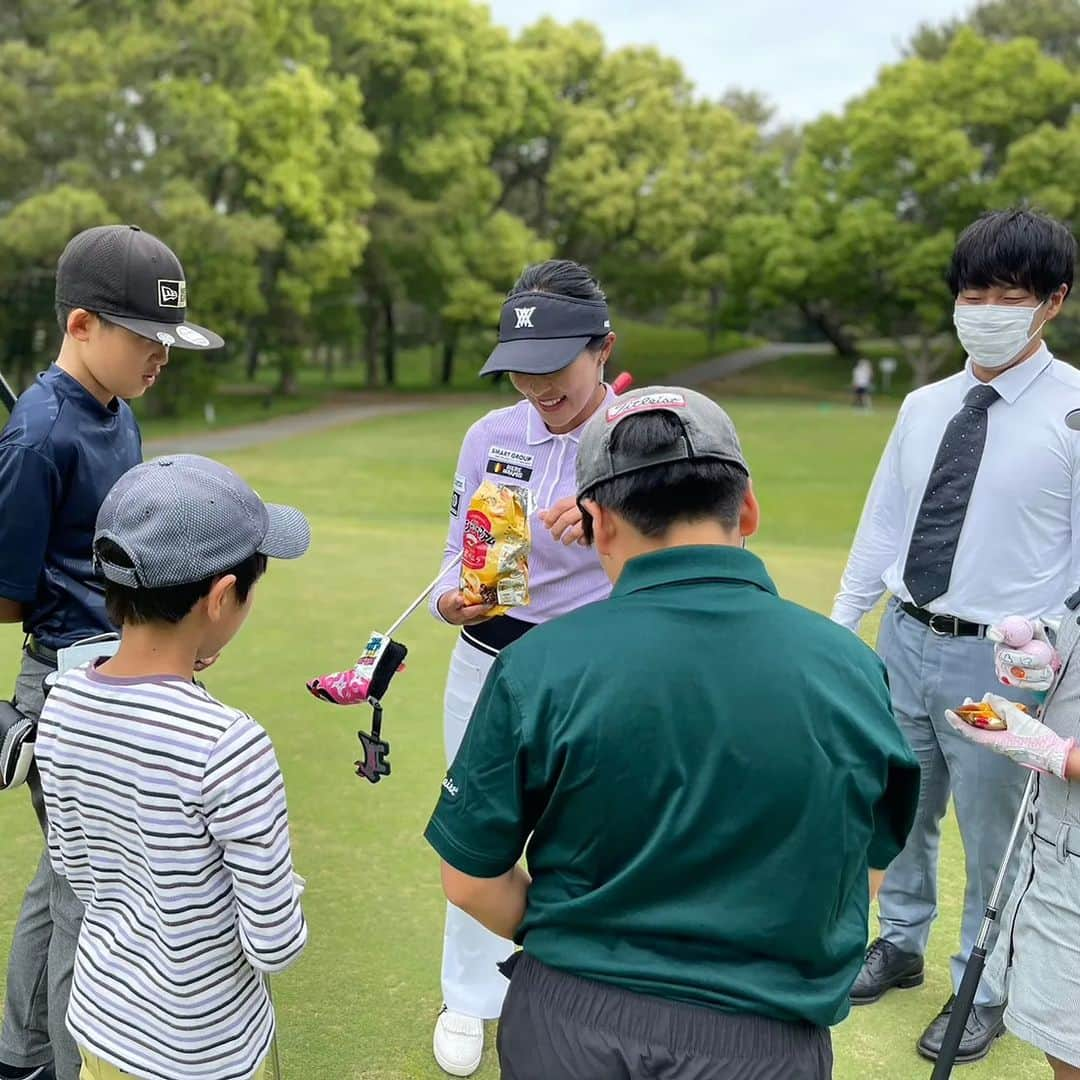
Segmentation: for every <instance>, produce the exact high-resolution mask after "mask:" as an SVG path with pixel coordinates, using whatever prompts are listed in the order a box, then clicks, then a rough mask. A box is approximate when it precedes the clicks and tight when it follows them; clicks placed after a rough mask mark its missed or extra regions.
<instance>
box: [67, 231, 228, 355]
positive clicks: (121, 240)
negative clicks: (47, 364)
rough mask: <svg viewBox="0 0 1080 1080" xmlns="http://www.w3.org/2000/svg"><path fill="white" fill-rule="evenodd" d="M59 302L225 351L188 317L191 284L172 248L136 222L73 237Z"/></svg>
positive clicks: (188, 344)
mask: <svg viewBox="0 0 1080 1080" xmlns="http://www.w3.org/2000/svg"><path fill="white" fill-rule="evenodd" d="M56 302H57V303H58V304H65V305H67V306H68V307H79V308H85V309H86V310H87V311H93V312H95V313H96V314H98V315H100V316H101V317H102V318H103V319H105V320H107V321H108V322H111V323H116V325H117V326H123V327H125V328H126V329H128V330H131V331H132V332H133V333H136V334H138V335H140V337H144V338H149V339H150V340H151V341H160V342H161V344H162V345H167V346H169V347H170V348H176V349H220V348H221V347H222V345H224V344H225V342H224V341H223V340H222V339H221V338H220V337H218V335H217V334H215V333H214V332H213V331H212V330H207V329H206V327H204V326H195V325H194V324H193V323H189V322H187V321H186V319H185V315H186V313H187V282H186V280H185V279H184V268H183V266H181V265H180V260H179V259H178V258H177V257H176V255H175V254H174V253H173V251H172V249H171V248H170V247H169V246H168V245H167V244H164V243H163V242H162V241H160V240H159V239H158V238H157V237H156V236H153V235H152V234H151V233H148V232H143V230H142V229H140V228H139V227H138V226H137V225H98V226H96V227H95V228H93V229H86V230H84V231H83V232H81V233H79V234H78V236H75V237H73V238H72V239H71V240H70V241H69V242H68V246H67V247H66V248H64V253H63V254H62V255H61V256H60V262H59V263H57V266H56Z"/></svg>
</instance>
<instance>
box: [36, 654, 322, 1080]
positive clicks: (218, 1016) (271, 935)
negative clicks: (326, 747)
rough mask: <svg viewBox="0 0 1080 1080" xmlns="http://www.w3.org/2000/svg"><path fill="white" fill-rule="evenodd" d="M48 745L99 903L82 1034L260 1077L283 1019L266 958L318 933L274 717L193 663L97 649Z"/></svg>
mask: <svg viewBox="0 0 1080 1080" xmlns="http://www.w3.org/2000/svg"><path fill="white" fill-rule="evenodd" d="M36 759H37V763H38V768H39V769H40V770H41V781H42V788H43V789H44V792H45V805H46V810H47V813H48V819H49V854H50V857H51V859H52V863H53V866H54V867H55V868H56V871H57V872H58V873H59V874H62V875H64V876H65V877H66V878H67V879H68V881H69V882H70V884H71V887H72V889H73V890H74V891H75V894H76V895H77V896H78V897H79V899H80V900H81V901H82V902H83V903H84V904H85V905H86V916H85V919H84V922H83V928H82V932H81V934H80V935H79V944H78V951H77V955H76V960H75V975H74V979H73V982H72V987H71V1003H70V1006H69V1008H68V1027H69V1029H70V1030H71V1032H72V1034H73V1035H74V1036H75V1040H76V1041H77V1042H78V1043H79V1044H80V1045H82V1046H84V1047H85V1048H86V1049H87V1050H89V1051H91V1052H92V1053H94V1054H97V1055H98V1056H99V1057H101V1058H103V1059H104V1060H106V1061H108V1062H111V1063H112V1064H114V1065H115V1066H117V1067H118V1068H119V1069H121V1070H123V1071H125V1072H129V1073H132V1074H134V1075H135V1076H139V1077H147V1078H151V1080H196V1078H197V1080H247V1078H248V1077H250V1076H251V1075H252V1073H253V1072H254V1071H255V1069H256V1067H257V1066H258V1065H259V1063H260V1062H261V1061H262V1060H263V1059H264V1058H265V1056H266V1054H267V1051H268V1050H269V1048H270V1041H271V1038H272V1036H273V1031H274V1016H273V1009H272V1007H271V1005H270V1001H269V999H268V997H267V992H266V989H265V986H264V982H263V979H262V977H261V976H260V974H259V972H274V971H280V970H282V969H283V968H285V967H287V966H288V965H289V964H291V963H292V962H293V961H294V960H295V959H296V958H297V957H298V956H299V955H300V952H301V950H302V949H303V948H304V945H305V943H306V941H307V926H306V924H305V922H304V916H303V913H302V911H301V909H300V895H299V889H298V888H297V886H296V885H295V884H294V878H293V869H292V854H291V851H290V847H289V827H288V820H287V817H286V807H285V788H284V783H283V781H282V777H281V771H280V769H279V768H278V763H277V759H276V757H275V755H274V748H273V746H272V745H271V743H270V739H269V737H268V736H267V734H266V732H265V731H264V730H263V729H262V727H261V726H260V725H259V724H257V723H256V722H255V721H254V720H253V719H252V718H251V717H250V716H247V715H246V714H244V713H242V712H240V711H238V710H236V709H232V708H229V707H228V706H227V705H223V704H221V703H220V702H219V701H216V700H215V699H214V698H213V697H211V696H210V695H209V694H208V693H207V692H206V691H205V690H202V689H200V688H199V687H197V686H196V685H194V684H193V683H191V682H190V681H187V680H184V679H181V678H178V677H171V676H162V677H155V678H138V679H123V678H114V677H109V676H106V675H104V674H102V673H101V672H98V671H96V670H94V668H93V667H92V666H86V667H82V668H79V669H77V670H74V671H70V672H67V673H66V674H65V675H63V676H62V677H61V678H60V679H59V681H58V682H57V684H56V686H55V687H54V688H53V690H52V692H51V693H50V694H49V697H48V699H47V701H46V703H45V708H44V709H43V711H42V714H41V723H40V727H39V732H38V742H37V750H36Z"/></svg>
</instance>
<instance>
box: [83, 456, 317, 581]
mask: <svg viewBox="0 0 1080 1080" xmlns="http://www.w3.org/2000/svg"><path fill="white" fill-rule="evenodd" d="M99 540H111V541H112V542H113V543H114V544H116V546H117V547H119V548H120V550H121V551H123V552H124V554H125V555H126V556H127V557H128V559H129V560H130V562H131V566H118V565H115V564H114V563H110V562H108V561H107V560H105V559H103V558H102V557H101V555H100V553H98V551H97V545H98V541H99ZM310 543H311V529H310V527H309V526H308V522H307V518H305V517H304V515H303V514H302V513H301V512H300V511H299V510H296V509H294V508H293V507H291V506H280V505H278V504H275V503H264V502H263V501H262V499H260V498H259V496H258V495H257V494H256V493H255V492H254V491H252V489H251V488H250V487H249V486H248V485H247V483H245V482H244V480H242V479H241V478H240V477H239V476H238V475H237V474H236V473H234V472H233V471H232V469H230V468H227V467H226V466H225V465H222V464H221V463H220V462H217V461H212V460H211V459H210V458H205V457H200V456H198V455H197V454H176V455H174V456H172V457H159V458H155V459H154V460H153V461H148V462H146V463H144V464H142V465H136V466H135V468H133V469H129V470H128V471H127V472H126V473H124V475H123V476H121V477H120V479H119V480H117V481H116V483H115V484H114V485H113V487H112V489H111V490H110V491H109V494H108V495H106V496H105V501H104V502H103V503H102V504H101V510H100V511H99V512H98V517H97V528H96V530H95V532H94V549H95V556H94V558H95V564H96V565H97V567H98V569H99V570H100V571H101V573H103V574H104V575H105V577H107V578H108V579H109V580H110V581H115V582H116V583H117V584H119V585H127V586H128V587H129V588H138V589H162V588H168V587H171V586H174V585H189V584H191V583H192V582H196V581H205V580H207V579H208V578H212V577H216V576H217V575H219V574H224V573H227V572H228V571H229V570H232V569H233V568H234V567H236V566H238V565H239V564H240V563H242V562H243V561H244V560H245V559H247V558H250V557H251V556H252V555H254V554H256V552H259V553H261V554H263V555H267V556H269V557H270V558H273V559H298V558H299V557H300V556H301V555H303V554H304V552H305V551H307V549H308V545H309V544H310Z"/></svg>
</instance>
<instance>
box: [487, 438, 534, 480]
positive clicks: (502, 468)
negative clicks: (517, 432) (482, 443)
mask: <svg viewBox="0 0 1080 1080" xmlns="http://www.w3.org/2000/svg"><path fill="white" fill-rule="evenodd" d="M535 464H536V458H535V457H534V456H533V455H532V454H526V453H525V452H524V451H523V450H508V449H506V448H505V447H502V446H493V447H491V449H490V450H488V461H487V465H486V466H485V467H484V472H488V473H491V474H492V476H500V477H503V478H504V479H506V480H518V481H520V482H521V483H523V484H527V483H528V482H529V481H530V480H531V479H532V474H533V465H535Z"/></svg>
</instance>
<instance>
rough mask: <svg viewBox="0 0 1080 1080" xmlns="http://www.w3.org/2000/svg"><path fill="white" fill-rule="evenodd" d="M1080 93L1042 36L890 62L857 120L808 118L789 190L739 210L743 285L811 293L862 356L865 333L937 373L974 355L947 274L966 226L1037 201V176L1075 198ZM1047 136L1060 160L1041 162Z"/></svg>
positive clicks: (761, 291)
mask: <svg viewBox="0 0 1080 1080" xmlns="http://www.w3.org/2000/svg"><path fill="white" fill-rule="evenodd" d="M1021 84H1022V85H1024V87H1025V92H1024V94H1022V95H1017V94H1016V92H1015V88H1016V87H1017V86H1018V85H1021ZM1077 91H1078V84H1077V76H1076V74H1075V73H1074V72H1072V71H1070V70H1069V69H1068V68H1067V67H1066V66H1065V65H1063V64H1061V63H1059V62H1057V61H1055V60H1053V59H1051V58H1050V57H1048V56H1046V55H1045V54H1043V53H1042V52H1040V50H1039V47H1038V45H1037V43H1036V42H1034V41H1032V40H1030V39H1025V38H1021V39H1017V40H1015V41H1009V42H1004V43H995V42H988V41H986V40H985V39H983V38H981V37H979V36H978V35H977V34H975V33H974V32H973V31H971V30H970V29H967V28H962V29H961V30H959V31H958V32H957V33H956V34H955V36H954V37H953V39H952V41H951V42H950V44H949V46H948V50H947V52H946V53H945V55H944V56H943V57H942V58H941V59H940V60H924V59H922V58H919V57H915V58H911V59H908V60H906V61H904V62H903V63H900V64H897V65H895V66H893V67H890V68H886V69H885V70H884V71H883V72H882V74H881V76H880V77H879V80H878V83H877V85H876V86H875V87H874V88H873V89H871V90H870V91H869V92H868V93H866V94H864V95H863V96H861V97H860V98H857V99H856V100H854V101H852V102H851V103H850V104H849V105H848V107H847V108H846V109H845V110H844V112H843V114H842V115H841V116H826V117H823V118H822V119H820V120H818V121H816V122H815V123H813V124H811V125H809V126H808V127H807V129H806V130H805V132H804V139H803V146H802V150H801V152H800V154H799V156H798V158H797V159H796V161H795V164H794V166H793V168H792V169H791V171H790V174H787V173H781V174H780V175H779V181H778V185H777V190H778V194H774V196H773V197H771V198H770V199H768V200H765V201H763V203H762V205H760V206H759V208H758V209H757V210H756V211H752V212H750V213H748V214H746V215H744V216H742V217H740V218H739V219H738V220H737V221H736V222H734V224H733V225H732V228H731V234H730V235H731V249H730V254H731V259H732V265H733V279H734V281H735V284H736V288H737V290H738V291H739V292H740V293H741V295H742V296H743V297H744V298H745V300H746V301H747V303H748V304H749V305H750V306H752V307H756V308H757V309H758V310H761V309H763V308H764V309H768V308H769V307H778V306H782V305H785V304H794V305H796V306H797V307H798V309H799V310H800V311H801V312H802V313H803V315H804V316H805V317H806V318H807V320H808V321H809V322H811V323H812V324H813V325H815V326H816V327H817V328H818V329H819V330H820V332H821V333H822V334H823V335H824V336H826V337H827V338H828V339H829V340H830V341H832V342H833V343H834V344H835V345H836V347H837V349H838V350H839V351H840V352H841V354H842V355H844V356H846V357H849V358H850V357H852V356H854V354H855V341H856V339H857V337H858V336H859V335H862V334H872V335H882V336H888V337H890V338H892V339H894V340H895V342H896V345H897V348H899V349H901V350H902V351H903V352H904V353H905V354H906V355H907V357H908V359H909V361H910V362H911V363H912V366H913V368H914V369H915V371H916V374H917V378H918V380H919V381H925V380H926V379H927V378H929V377H930V375H931V374H932V373H933V372H934V371H935V370H937V369H938V368H939V367H940V366H941V364H942V363H944V362H946V361H947V360H948V359H950V358H955V357H956V356H957V355H958V352H957V349H956V346H955V344H954V341H953V338H952V335H951V333H949V330H950V323H949V313H950V309H951V305H952V301H951V298H950V297H949V295H948V291H947V290H946V288H945V285H944V281H943V272H944V268H945V266H946V265H947V262H948V257H949V253H950V251H951V249H952V245H953V243H954V241H955V237H956V234H957V232H958V231H959V230H960V229H962V228H963V227H964V226H965V225H967V224H968V223H969V222H970V221H971V220H972V219H973V218H975V217H976V216H977V215H978V214H979V213H980V212H982V211H983V210H984V209H986V208H987V207H988V206H1000V205H1007V204H1008V203H1009V202H1011V201H1013V200H1014V199H1017V198H1020V197H1021V196H1027V197H1031V196H1032V194H1033V192H1034V191H1035V190H1036V189H1035V188H1034V187H1033V185H1032V183H1031V179H1032V177H1033V176H1038V177H1041V178H1042V181H1043V185H1044V186H1043V187H1042V188H1041V193H1042V194H1043V195H1044V196H1049V197H1052V198H1054V199H1056V200H1057V201H1058V204H1059V206H1062V207H1064V206H1065V204H1066V202H1068V201H1069V199H1070V198H1074V197H1075V193H1074V192H1073V191H1070V192H1069V193H1063V192H1061V191H1059V190H1057V184H1058V183H1061V184H1064V185H1066V186H1067V185H1068V181H1067V179H1064V178H1063V177H1058V178H1057V180H1056V181H1055V175H1054V172H1053V167H1054V164H1055V163H1056V162H1060V163H1062V164H1067V162H1068V161H1069V160H1071V157H1070V155H1071V152H1072V148H1073V146H1074V139H1075V133H1076V127H1075V123H1074V121H1072V119H1071V117H1070V114H1071V110H1072V107H1073V104H1074V103H1075V101H1076V99H1077V96H1078V95H1077ZM1032 140H1037V141H1038V142H1039V147H1038V149H1042V150H1045V151H1046V152H1047V153H1049V154H1051V156H1050V158H1049V159H1048V160H1046V161H1039V162H1033V161H1032V158H1031V157H1030V151H1031V150H1032V149H1035V147H1034V146H1033V144H1032ZM1021 162H1024V163H1025V164H1026V165H1028V166H1030V167H1031V168H1032V172H1031V173H1029V174H1028V175H1027V177H1022V176H1021V164H1020V163H1021ZM1073 187H1075V185H1073ZM1021 188H1022V189H1023V190H1020V189H1021ZM1066 209H1067V207H1066Z"/></svg>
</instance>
